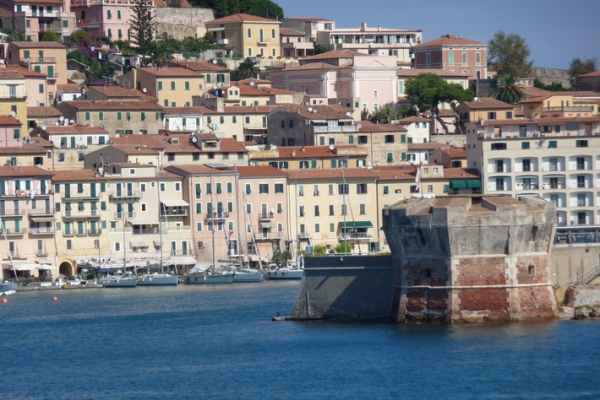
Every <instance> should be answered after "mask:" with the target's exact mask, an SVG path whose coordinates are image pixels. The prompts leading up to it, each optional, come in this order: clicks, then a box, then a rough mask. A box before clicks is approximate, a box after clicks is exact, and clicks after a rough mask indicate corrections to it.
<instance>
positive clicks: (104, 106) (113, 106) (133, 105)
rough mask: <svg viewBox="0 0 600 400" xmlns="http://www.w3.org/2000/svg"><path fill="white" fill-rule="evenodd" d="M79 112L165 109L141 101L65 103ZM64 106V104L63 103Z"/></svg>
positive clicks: (77, 101) (80, 101)
mask: <svg viewBox="0 0 600 400" xmlns="http://www.w3.org/2000/svg"><path fill="white" fill-rule="evenodd" d="M63 103H66V104H68V105H70V106H72V107H73V108H75V109H77V110H80V111H81V110H116V111H130V110H131V111H135V110H151V111H163V107H162V106H159V105H158V104H155V103H152V102H148V101H139V100H124V101H114V100H73V101H64V102H63ZM61 104H62V103H61Z"/></svg>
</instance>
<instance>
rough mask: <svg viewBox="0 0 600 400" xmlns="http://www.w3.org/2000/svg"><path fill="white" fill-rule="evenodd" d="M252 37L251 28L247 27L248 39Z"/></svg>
mask: <svg viewBox="0 0 600 400" xmlns="http://www.w3.org/2000/svg"><path fill="white" fill-rule="evenodd" d="M251 37H252V29H250V28H248V39H250V38H251Z"/></svg>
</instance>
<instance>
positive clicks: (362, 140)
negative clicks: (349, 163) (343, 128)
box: [358, 136, 369, 144]
mask: <svg viewBox="0 0 600 400" xmlns="http://www.w3.org/2000/svg"><path fill="white" fill-rule="evenodd" d="M368 142H369V139H368V138H367V136H359V137H358V144H367V143H368Z"/></svg>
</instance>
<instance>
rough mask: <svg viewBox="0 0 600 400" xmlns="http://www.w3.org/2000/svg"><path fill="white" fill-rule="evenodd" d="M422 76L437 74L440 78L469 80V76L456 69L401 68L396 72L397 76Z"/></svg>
mask: <svg viewBox="0 0 600 400" xmlns="http://www.w3.org/2000/svg"><path fill="white" fill-rule="evenodd" d="M420 74H435V75H437V76H440V77H453V78H454V77H460V78H465V79H467V78H468V77H469V76H468V74H463V73H462V72H461V71H459V70H454V69H441V68H419V69H417V68H400V69H399V70H398V71H397V72H396V76H402V77H404V76H406V77H414V76H419V75H420Z"/></svg>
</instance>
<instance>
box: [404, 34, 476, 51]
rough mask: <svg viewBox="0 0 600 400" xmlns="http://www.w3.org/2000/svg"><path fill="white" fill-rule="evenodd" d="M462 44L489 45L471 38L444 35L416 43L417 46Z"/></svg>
mask: <svg viewBox="0 0 600 400" xmlns="http://www.w3.org/2000/svg"><path fill="white" fill-rule="evenodd" d="M462 45H479V46H487V43H482V42H476V41H474V40H471V39H465V38H461V37H458V36H452V35H444V36H442V37H439V38H437V39H433V40H430V41H429V42H425V43H421V44H418V45H416V46H415V47H416V48H421V47H432V46H462Z"/></svg>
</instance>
